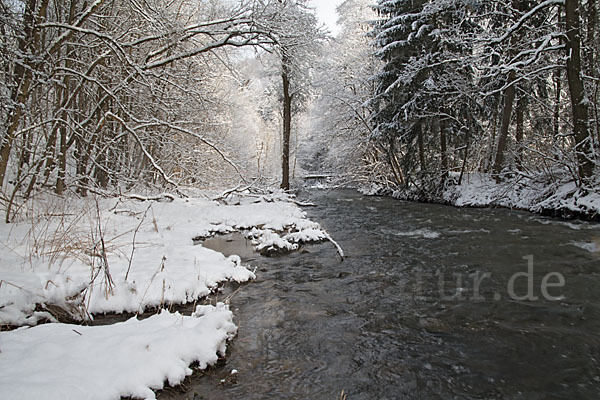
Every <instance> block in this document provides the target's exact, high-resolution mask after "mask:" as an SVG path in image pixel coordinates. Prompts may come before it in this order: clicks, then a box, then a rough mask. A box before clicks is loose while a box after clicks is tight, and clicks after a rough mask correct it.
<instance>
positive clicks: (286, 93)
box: [281, 58, 292, 190]
mask: <svg viewBox="0 0 600 400" xmlns="http://www.w3.org/2000/svg"><path fill="white" fill-rule="evenodd" d="M281 71H282V72H281V79H282V83H283V146H282V154H281V167H282V174H281V188H282V189H283V190H290V137H291V133H292V96H291V95H290V79H289V67H288V65H287V60H286V59H285V58H284V60H283V65H282V70H281Z"/></svg>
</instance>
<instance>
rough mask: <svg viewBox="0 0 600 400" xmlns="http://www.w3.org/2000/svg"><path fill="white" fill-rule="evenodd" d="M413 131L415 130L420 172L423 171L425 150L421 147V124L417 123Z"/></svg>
mask: <svg viewBox="0 0 600 400" xmlns="http://www.w3.org/2000/svg"><path fill="white" fill-rule="evenodd" d="M415 129H416V130H417V145H418V147H419V164H421V171H425V169H426V166H425V148H424V146H423V127H422V126H421V123H418V124H417V125H416V127H415Z"/></svg>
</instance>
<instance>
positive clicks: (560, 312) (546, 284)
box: [159, 190, 600, 400]
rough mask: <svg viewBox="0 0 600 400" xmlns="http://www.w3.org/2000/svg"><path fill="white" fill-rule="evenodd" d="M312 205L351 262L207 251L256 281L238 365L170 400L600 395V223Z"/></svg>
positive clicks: (248, 288)
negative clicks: (243, 267)
mask: <svg viewBox="0 0 600 400" xmlns="http://www.w3.org/2000/svg"><path fill="white" fill-rule="evenodd" d="M305 196H308V197H310V198H311V201H313V202H314V203H316V204H317V205H318V206H317V207H313V208H307V209H306V211H307V212H308V216H309V218H311V219H312V220H314V221H317V222H319V223H321V225H322V226H323V227H324V228H325V229H327V230H328V231H329V233H330V234H331V235H332V237H333V238H334V239H335V240H336V241H337V242H338V243H339V244H340V245H341V246H342V248H343V249H344V251H345V253H346V256H347V257H346V259H345V260H344V261H340V258H339V257H338V256H337V253H336V250H335V248H334V247H333V246H332V244H331V243H322V244H318V245H308V246H304V247H303V248H302V249H301V250H300V251H298V252H295V253H292V254H289V255H285V256H279V257H272V258H267V257H262V256H260V255H257V254H254V253H253V252H252V251H251V250H252V249H251V247H250V245H249V243H246V241H245V240H244V239H243V238H242V237H241V235H237V236H236V235H233V236H230V237H227V238H216V239H211V240H209V241H208V242H207V243H206V244H205V245H206V246H207V247H212V248H215V249H218V250H221V251H223V252H225V253H226V254H227V255H229V254H233V253H237V254H240V253H241V254H240V255H241V256H242V258H243V259H244V261H245V263H246V264H250V265H252V266H256V267H257V268H258V269H257V275H258V276H257V279H256V281H254V282H251V283H249V284H246V285H243V286H242V287H241V288H240V289H239V290H238V291H237V292H235V294H234V295H233V297H232V298H231V307H232V309H233V311H234V313H235V315H236V323H237V324H238V326H239V332H238V336H237V337H236V338H235V339H234V341H233V342H232V343H231V344H230V346H229V350H228V356H227V360H226V362H225V363H221V364H220V365H219V366H218V367H215V368H213V369H211V370H209V371H206V372H205V373H201V374H195V375H194V376H193V377H192V378H191V379H189V380H188V381H186V384H185V386H184V389H185V391H182V390H181V389H169V390H165V391H163V392H161V393H160V396H159V398H161V399H211V400H212V399H236V400H239V399H332V400H334V399H339V398H340V395H341V392H342V390H343V391H344V393H346V394H347V396H348V397H347V398H348V400H358V399H526V400H534V399H598V398H600V226H599V225H598V224H590V223H585V222H570V221H569V222H567V221H561V220H556V219H549V218H544V217H540V216H536V215H532V214H529V213H524V212H516V211H510V210H504V209H458V208H453V207H449V206H443V205H432V204H418V203H407V202H402V201H397V200H393V199H390V198H383V197H364V196H361V195H360V194H358V193H356V192H354V191H351V190H335V191H316V192H309V193H307V194H305ZM235 289H237V288H228V289H227V290H228V291H229V293H231V291H232V290H235ZM225 295H226V293H225V294H223V295H222V296H225ZM219 300H221V299H219ZM213 301H214V299H213ZM233 369H235V370H237V371H238V373H237V374H235V375H231V371H232V370H233Z"/></svg>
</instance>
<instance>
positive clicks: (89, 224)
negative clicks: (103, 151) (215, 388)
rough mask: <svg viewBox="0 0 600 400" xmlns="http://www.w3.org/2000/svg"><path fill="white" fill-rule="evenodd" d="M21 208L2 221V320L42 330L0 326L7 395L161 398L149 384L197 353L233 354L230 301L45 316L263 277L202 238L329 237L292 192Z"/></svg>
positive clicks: (203, 356)
mask: <svg viewBox="0 0 600 400" xmlns="http://www.w3.org/2000/svg"><path fill="white" fill-rule="evenodd" d="M134 197H139V196H134ZM230 199H231V198H230ZM34 211H35V212H34ZM21 215H27V216H26V217H21V219H20V220H18V221H16V222H14V223H11V224H5V223H1V224H0V325H3V326H7V325H8V326H23V325H30V326H33V327H30V328H27V327H25V328H20V329H17V330H14V331H10V332H1V333H0V351H1V353H0V364H2V366H1V368H0V371H2V372H0V391H5V392H4V393H6V394H7V395H6V396H4V395H2V394H0V397H1V398H42V397H43V398H51V397H52V396H54V397H55V398H98V399H103V398H105V399H112V398H118V396H121V395H124V396H134V397H142V398H146V397H152V396H153V395H152V394H151V393H152V392H151V390H150V388H160V387H162V384H163V382H164V381H165V380H166V381H168V382H169V383H171V384H176V383H178V382H180V381H181V379H183V377H184V376H185V375H186V374H188V373H189V372H190V370H189V365H190V364H191V363H192V362H195V361H196V362H198V363H199V365H200V367H205V366H206V365H208V364H211V363H214V362H215V361H216V359H217V356H218V353H223V352H224V349H225V342H226V339H227V338H228V337H230V336H231V335H232V334H233V333H234V332H235V326H234V325H233V324H232V323H231V313H230V312H229V311H228V310H227V309H226V308H225V307H224V306H219V308H218V310H214V312H211V313H208V311H207V310H206V309H205V310H204V312H205V314H206V315H205V316H201V315H199V314H198V315H196V316H192V317H184V316H181V315H178V314H170V313H168V312H164V311H163V312H162V313H161V314H160V315H158V316H153V317H151V318H148V319H146V320H143V321H138V320H137V319H135V318H134V319H131V320H129V321H128V322H126V323H124V324H115V325H112V326H107V327H81V326H79V325H76V324H59V323H51V324H44V325H39V326H34V325H36V324H38V323H39V322H41V321H54V322H56V321H57V320H60V321H61V322H63V321H70V320H76V321H77V320H85V319H90V318H91V319H93V314H97V313H109V312H111V313H120V312H132V313H141V312H143V311H144V309H148V308H154V307H161V306H163V305H170V304H184V303H190V302H194V301H196V300H198V299H200V298H202V297H204V296H207V295H209V294H210V293H211V292H212V291H214V290H215V289H216V288H217V287H218V285H219V284H220V283H222V282H226V281H236V282H246V281H249V280H251V279H253V278H254V277H255V275H254V273H253V272H252V271H251V270H250V269H251V268H250V267H247V266H244V265H241V261H240V258H239V257H237V256H230V257H225V256H224V255H223V254H221V253H218V252H215V251H213V250H210V249H208V248H205V247H202V244H201V242H200V243H198V242H199V240H198V239H201V238H206V237H209V236H211V235H215V234H219V233H228V232H233V231H243V232H246V234H247V235H250V236H252V238H253V240H254V242H255V245H256V248H257V250H259V251H277V250H278V249H284V250H293V249H295V248H297V246H298V243H300V242H310V241H320V240H324V239H325V238H327V237H328V235H327V234H326V232H324V231H323V230H322V229H321V227H320V226H319V224H317V223H314V222H312V221H309V220H307V219H306V217H305V213H304V212H303V211H302V210H301V209H300V208H299V207H298V205H296V204H295V203H294V202H293V199H292V198H290V197H288V196H287V195H282V194H274V195H268V196H258V197H237V199H234V201H229V202H228V204H223V202H221V203H219V202H217V201H211V200H208V199H203V198H187V199H172V201H139V200H136V199H132V198H131V196H129V197H125V196H123V197H121V198H110V199H98V200H97V201H96V200H95V199H85V200H82V199H73V200H70V201H69V200H65V199H57V198H54V197H47V198H44V199H42V200H37V201H36V204H35V208H32V210H31V211H28V212H22V213H21ZM121 354H122V355H123V356H121ZM9 364H10V365H11V367H10V368H9V367H7V365H9ZM51 364H54V365H61V368H59V369H56V368H54V367H52V366H51ZM53 370H56V371H54V372H53ZM19 374H20V375H19ZM19 376H20V378H19ZM59 378H60V379H59ZM24 379H25V380H27V382H25V381H24ZM9 382H10V385H8V383H9ZM82 390H83V391H85V392H82ZM22 391H26V392H22ZM37 391H39V393H40V395H39V396H37V395H35V393H38V392H37ZM50 392H51V393H52V396H50V395H49V393H50ZM96 392H97V393H98V395H97V396H96V394H95V393H96ZM21 393H24V394H21ZM81 393H87V394H85V395H80V394H81ZM8 394H10V395H8Z"/></svg>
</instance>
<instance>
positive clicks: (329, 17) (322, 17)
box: [310, 0, 344, 35]
mask: <svg viewBox="0 0 600 400" xmlns="http://www.w3.org/2000/svg"><path fill="white" fill-rule="evenodd" d="M343 1H344V0H310V5H311V6H313V7H316V8H317V17H318V18H319V21H320V22H322V23H324V24H325V25H327V28H328V29H329V30H330V31H331V33H332V34H334V35H335V34H336V33H338V31H339V28H338V26H337V25H336V21H337V14H336V12H335V8H336V7H337V6H338V5H339V4H340V3H341V2H343Z"/></svg>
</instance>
